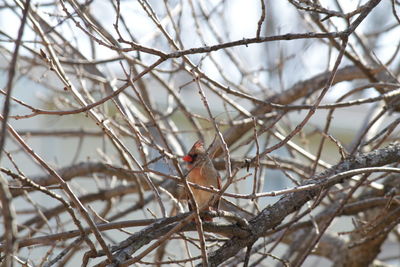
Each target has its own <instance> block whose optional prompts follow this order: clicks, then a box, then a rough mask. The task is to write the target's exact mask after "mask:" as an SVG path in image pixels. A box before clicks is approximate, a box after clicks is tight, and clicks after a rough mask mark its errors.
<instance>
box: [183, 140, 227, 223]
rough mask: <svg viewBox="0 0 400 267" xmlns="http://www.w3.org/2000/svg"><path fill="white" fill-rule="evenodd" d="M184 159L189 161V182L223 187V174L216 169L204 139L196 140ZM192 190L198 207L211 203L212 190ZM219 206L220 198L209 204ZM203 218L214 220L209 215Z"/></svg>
mask: <svg viewBox="0 0 400 267" xmlns="http://www.w3.org/2000/svg"><path fill="white" fill-rule="evenodd" d="M183 160H184V161H185V162H187V166H188V169H189V173H188V175H187V180H188V181H189V182H192V183H195V184H198V185H201V186H206V187H211V188H214V189H215V188H217V189H221V176H220V175H219V173H218V171H217V170H216V169H215V167H214V165H213V163H212V161H211V158H210V156H209V155H208V153H207V151H206V150H205V149H204V143H203V142H202V141H200V140H199V141H197V142H195V143H194V145H193V147H192V148H191V149H190V151H189V152H188V153H187V155H186V156H184V157H183ZM192 191H193V196H194V199H195V200H196V203H197V205H198V207H201V206H203V205H206V204H207V205H209V202H210V200H211V198H212V197H213V195H214V193H212V192H208V191H204V190H201V189H196V188H192ZM218 207H219V200H218V201H216V202H215V203H214V204H213V205H212V206H208V207H207V209H208V210H218ZM189 210H191V211H192V210H193V206H192V204H191V203H190V201H189ZM202 219H203V220H204V221H212V218H211V217H209V216H202Z"/></svg>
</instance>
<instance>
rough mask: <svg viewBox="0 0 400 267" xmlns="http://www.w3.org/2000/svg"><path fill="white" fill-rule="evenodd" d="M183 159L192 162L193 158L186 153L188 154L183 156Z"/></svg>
mask: <svg viewBox="0 0 400 267" xmlns="http://www.w3.org/2000/svg"><path fill="white" fill-rule="evenodd" d="M183 160H184V161H186V162H192V161H193V158H192V157H191V156H189V155H186V156H184V157H183Z"/></svg>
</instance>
